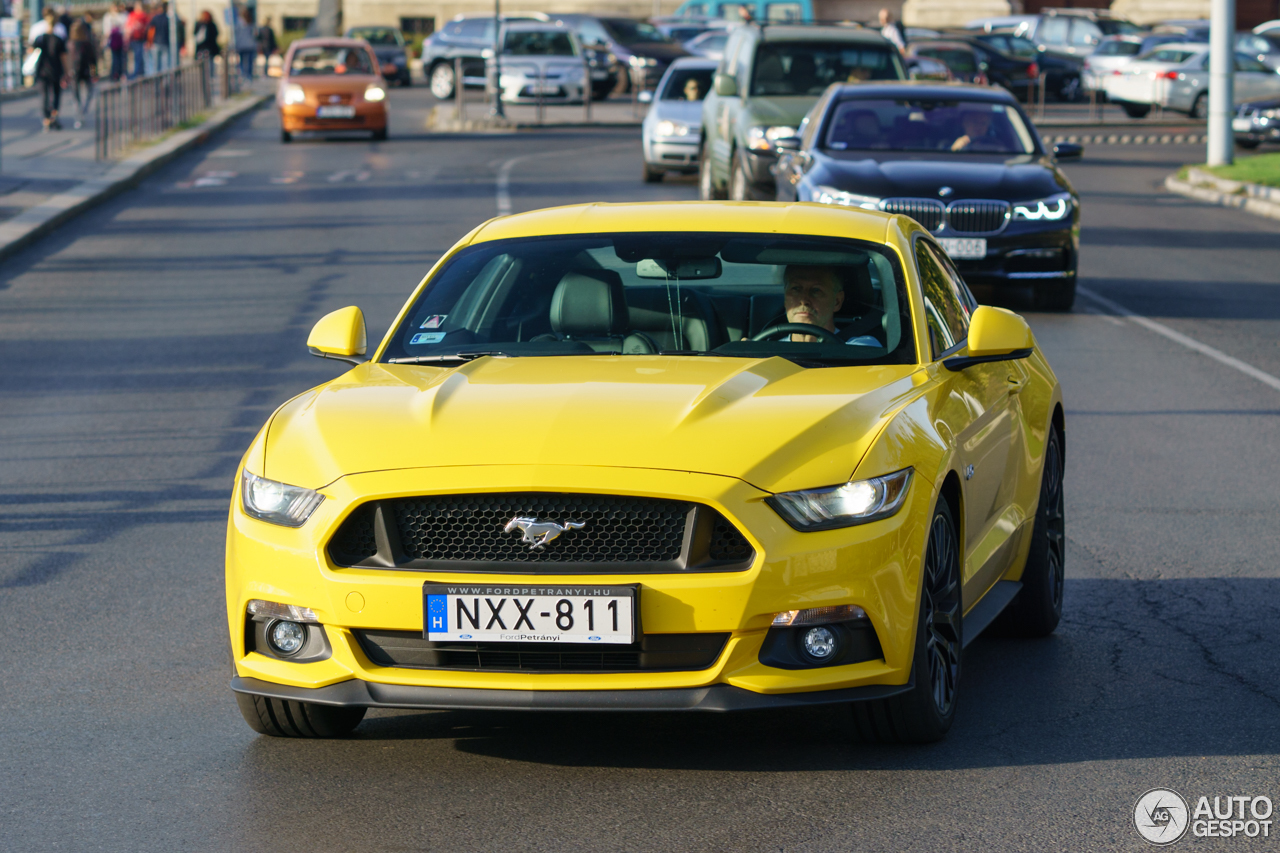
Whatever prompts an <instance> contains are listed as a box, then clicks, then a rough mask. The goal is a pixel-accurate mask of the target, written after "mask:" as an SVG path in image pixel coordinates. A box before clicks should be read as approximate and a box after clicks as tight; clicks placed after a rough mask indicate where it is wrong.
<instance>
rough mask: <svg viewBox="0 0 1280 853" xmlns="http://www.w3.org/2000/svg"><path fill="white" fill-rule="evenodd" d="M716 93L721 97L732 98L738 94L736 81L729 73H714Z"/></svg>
mask: <svg viewBox="0 0 1280 853" xmlns="http://www.w3.org/2000/svg"><path fill="white" fill-rule="evenodd" d="M715 90H716V94H717V95H719V96H720V97H722V98H732V97H733V96H734V95H736V94H738V81H737V80H735V79H733V77H732V76H731V75H729V74H720V73H719V72H717V73H716V77H715Z"/></svg>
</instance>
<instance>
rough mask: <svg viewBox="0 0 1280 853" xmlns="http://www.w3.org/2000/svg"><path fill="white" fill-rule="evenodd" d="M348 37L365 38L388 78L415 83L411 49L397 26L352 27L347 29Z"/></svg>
mask: <svg viewBox="0 0 1280 853" xmlns="http://www.w3.org/2000/svg"><path fill="white" fill-rule="evenodd" d="M347 38H349V39H364V40H365V41H367V42H368V43H369V44H370V45H371V46H372V47H373V55H374V56H376V57H377V58H378V65H379V67H380V68H381V70H382V76H383V77H384V78H385V79H386V80H388V81H395V82H396V83H399V84H400V85H401V86H409V85H411V84H412V83H413V73H412V72H411V70H410V65H409V49H408V48H407V47H405V43H404V36H403V35H401V34H400V30H398V29H396V28H395V27H352V28H351V29H349V30H347Z"/></svg>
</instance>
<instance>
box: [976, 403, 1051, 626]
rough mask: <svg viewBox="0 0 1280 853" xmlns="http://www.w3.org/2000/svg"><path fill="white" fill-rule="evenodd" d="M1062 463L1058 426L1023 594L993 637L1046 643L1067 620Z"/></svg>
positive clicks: (1008, 609) (1011, 605)
mask: <svg viewBox="0 0 1280 853" xmlns="http://www.w3.org/2000/svg"><path fill="white" fill-rule="evenodd" d="M1063 458H1064V457H1063V453H1062V435H1061V434H1060V433H1059V432H1058V428H1057V427H1056V426H1053V427H1050V428H1049V440H1048V441H1047V442H1046V444H1045V448H1044V470H1043V471H1042V472H1041V474H1040V506H1038V507H1037V508H1036V520H1035V527H1033V528H1032V531H1031V548H1030V550H1029V553H1028V554H1027V565H1026V567H1025V568H1024V569H1023V570H1022V589H1021V590H1019V591H1018V595H1017V597H1016V598H1014V599H1013V601H1011V602H1009V606H1008V607H1006V608H1005V610H1004V612H1003V613H1001V614H1000V618H999V619H998V620H997V621H996V623H995V624H994V625H993V626H992V628H993V629H994V630H993V632H992V633H993V634H997V635H1003V636H1011V637H1045V636H1048V635H1049V634H1052V633H1053V630H1054V629H1055V628H1057V627H1058V622H1059V620H1061V619H1062V591H1063V579H1064V578H1065V576H1066V573H1065V571H1064V570H1065V568H1066V556H1067V549H1066V545H1067V527H1066V502H1065V500H1064V497H1063V495H1064V490H1063V487H1062V480H1063V471H1064V466H1063Z"/></svg>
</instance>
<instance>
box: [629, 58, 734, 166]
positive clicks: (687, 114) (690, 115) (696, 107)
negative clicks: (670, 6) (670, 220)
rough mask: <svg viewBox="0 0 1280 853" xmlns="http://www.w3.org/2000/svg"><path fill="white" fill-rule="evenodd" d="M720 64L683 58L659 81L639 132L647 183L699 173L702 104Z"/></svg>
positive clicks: (702, 59)
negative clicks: (670, 175)
mask: <svg viewBox="0 0 1280 853" xmlns="http://www.w3.org/2000/svg"><path fill="white" fill-rule="evenodd" d="M718 64H719V63H718V61H717V60H714V59H704V58H703V57H700V56H682V57H680V58H679V59H677V60H676V61H675V62H673V63H671V65H670V66H668V68H667V73H666V74H663V75H662V79H661V80H660V81H658V88H657V89H656V90H654V96H653V103H652V104H651V105H650V107H649V112H648V114H646V115H645V117H644V124H643V125H642V127H641V130H640V138H641V146H642V149H643V156H644V180H645V183H656V182H658V181H661V180H662V178H663V176H664V175H665V174H666V173H667V172H681V173H685V174H687V173H691V172H696V171H697V170H698V147H699V145H700V143H701V142H702V101H703V99H704V98H706V96H707V93H708V92H710V91H711V78H712V77H713V76H714V75H715V70H716V66H717V65H718Z"/></svg>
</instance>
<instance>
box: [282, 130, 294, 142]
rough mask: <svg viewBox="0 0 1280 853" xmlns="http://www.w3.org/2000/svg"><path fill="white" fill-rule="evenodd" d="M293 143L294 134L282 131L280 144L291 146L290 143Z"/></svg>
mask: <svg viewBox="0 0 1280 853" xmlns="http://www.w3.org/2000/svg"><path fill="white" fill-rule="evenodd" d="M292 141H293V134H292V133H290V132H289V131H287V130H282V131H280V142H281V143H283V144H285V145H288V144H289V143H290V142H292Z"/></svg>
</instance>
